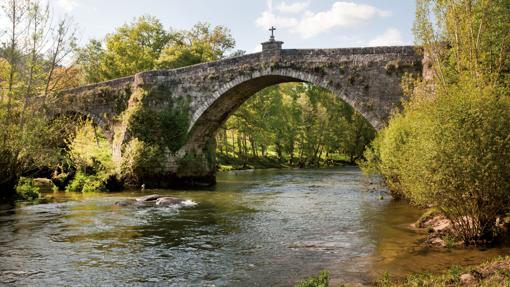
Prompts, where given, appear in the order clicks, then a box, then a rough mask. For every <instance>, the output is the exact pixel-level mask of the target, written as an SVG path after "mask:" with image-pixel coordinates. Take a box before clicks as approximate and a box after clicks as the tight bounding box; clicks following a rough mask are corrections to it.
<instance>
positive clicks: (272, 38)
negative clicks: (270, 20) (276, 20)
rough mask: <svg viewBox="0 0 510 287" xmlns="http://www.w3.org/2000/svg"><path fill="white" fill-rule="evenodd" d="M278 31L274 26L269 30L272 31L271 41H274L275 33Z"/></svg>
mask: <svg viewBox="0 0 510 287" xmlns="http://www.w3.org/2000/svg"><path fill="white" fill-rule="evenodd" d="M275 30H276V28H275V27H274V26H271V28H270V29H269V31H271V37H270V38H269V40H270V41H274V31H275Z"/></svg>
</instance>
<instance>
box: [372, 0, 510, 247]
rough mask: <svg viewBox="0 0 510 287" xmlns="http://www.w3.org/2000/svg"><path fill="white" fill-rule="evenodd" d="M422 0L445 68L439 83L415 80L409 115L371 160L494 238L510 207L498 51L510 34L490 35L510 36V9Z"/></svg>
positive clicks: (400, 184)
mask: <svg viewBox="0 0 510 287" xmlns="http://www.w3.org/2000/svg"><path fill="white" fill-rule="evenodd" d="M418 4H419V5H418V16H417V24H416V27H415V29H416V31H417V35H418V36H419V38H420V41H421V42H422V43H423V44H425V52H426V53H427V55H428V56H429V57H430V59H431V61H432V65H433V68H434V71H435V73H436V74H435V76H434V78H433V79H432V82H428V81H421V82H420V81H418V82H416V83H415V84H414V85H413V86H414V89H413V91H412V95H411V99H410V101H409V102H408V103H406V105H405V108H404V111H403V113H400V114H396V115H395V116H394V117H393V118H392V120H391V122H390V124H389V126H388V127H387V128H385V129H384V130H382V131H381V132H380V133H379V135H378V137H377V139H376V140H375V141H374V143H373V144H372V147H371V149H369V151H367V152H366V158H367V159H368V161H369V162H368V163H366V164H365V165H364V167H365V168H366V169H367V170H371V171H374V170H377V171H378V172H380V173H382V174H383V176H384V177H385V179H386V181H387V183H388V185H389V187H390V188H391V189H392V190H393V191H394V192H395V193H396V194H399V195H402V196H404V197H406V198H408V199H410V200H411V201H412V202H414V203H416V204H418V205H429V204H434V205H437V207H438V208H439V209H440V210H441V212H442V213H444V214H445V215H446V216H447V217H448V218H449V219H450V220H451V221H452V223H453V227H454V229H455V230H456V232H457V235H458V236H459V237H460V238H461V239H463V240H464V242H465V243H478V242H480V241H486V240H491V239H492V238H493V237H494V235H495V234H497V230H496V229H497V226H496V219H497V218H498V217H499V216H502V215H503V214H505V213H506V212H507V211H508V206H509V204H510V149H509V148H508V147H509V146H510V125H509V124H508V123H509V122H510V97H509V94H508V89H507V88H506V87H507V84H508V83H507V80H506V79H507V78H508V73H509V71H510V65H507V60H506V59H507V54H505V53H503V52H502V51H501V50H500V51H495V50H494V49H493V48H494V47H499V48H501V47H508V46H509V44H510V38H509V37H508V36H506V35H505V36H503V35H501V37H500V38H497V39H496V38H493V37H492V36H487V35H485V34H491V33H494V35H500V34H501V33H503V30H504V31H506V32H504V33H507V30H508V25H509V24H508V21H506V22H505V23H497V22H495V21H500V20H501V19H502V18H508V15H510V14H509V12H510V11H509V9H510V6H508V5H505V4H503V3H502V2H501V1H475V2H473V1H468V0H466V1H455V2H452V1H446V2H445V1H418ZM431 7H432V8H431ZM429 9H432V10H434V11H435V12H436V13H437V15H440V16H441V17H440V18H436V19H435V20H436V21H438V23H436V24H437V27H438V28H435V26H434V25H433V24H432V23H433V21H432V20H429V17H430V16H429V13H430V12H429ZM498 13H499V14H498ZM493 16H494V17H493ZM474 33H477V34H476V35H478V37H473V36H474V35H475V34H474ZM474 39H476V41H473V40H474ZM439 40H446V41H448V42H449V43H450V45H451V47H450V48H449V49H445V47H446V46H445V45H444V43H439V42H438V41H439ZM492 45H493V46H492ZM494 53H497V54H498V56H497V57H496V58H497V59H499V60H496V58H495V57H494V55H493V54H494ZM505 65H506V66H505Z"/></svg>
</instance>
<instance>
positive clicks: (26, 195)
mask: <svg viewBox="0 0 510 287" xmlns="http://www.w3.org/2000/svg"><path fill="white" fill-rule="evenodd" d="M16 193H17V195H18V198H19V199H21V200H36V199H39V198H40V197H41V194H40V193H39V187H37V186H35V185H34V181H33V179H31V178H27V177H22V178H20V179H19V182H18V185H17V186H16Z"/></svg>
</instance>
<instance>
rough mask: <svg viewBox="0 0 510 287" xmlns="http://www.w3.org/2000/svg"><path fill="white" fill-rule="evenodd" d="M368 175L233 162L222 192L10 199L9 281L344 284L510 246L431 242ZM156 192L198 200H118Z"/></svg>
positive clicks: (433, 267) (5, 273)
mask: <svg viewBox="0 0 510 287" xmlns="http://www.w3.org/2000/svg"><path fill="white" fill-rule="evenodd" d="M367 183H368V180H367V179H366V178H365V177H364V176H363V175H362V174H361V172H360V171H359V169H357V168H355V167H343V168H336V169H301V170H299V169H296V170H257V171H231V172H224V173H220V174H219V175H218V184H217V186H216V187H215V188H213V189H212V190H201V191H200V190H193V191H171V190H150V191H145V193H141V192H136V191H131V192H122V193H109V194H108V193H90V194H73V193H50V194H47V195H46V197H47V198H48V200H49V202H48V203H45V204H38V205H23V204H18V205H17V206H15V207H13V206H3V207H1V208H0V235H1V236H0V285H6V286H292V285H293V284H294V283H296V281H298V280H300V279H303V278H305V277H307V276H310V275H313V274H316V273H318V272H319V271H320V270H324V269H327V270H329V271H330V274H331V277H332V279H333V282H334V283H338V282H359V283H363V284H369V283H370V282H373V280H374V278H377V277H378V276H380V275H381V274H382V273H384V272H386V271H387V272H389V273H390V274H393V275H395V276H403V275H405V274H406V273H408V272H419V271H424V270H428V271H438V270H443V269H444V268H446V267H447V266H450V265H452V264H475V263H479V262H481V261H484V260H485V259H487V258H489V257H492V256H496V255H499V254H510V249H508V248H504V247H502V248H492V249H487V250H483V249H450V250H432V249H428V248H425V247H424V246H423V244H421V243H420V238H421V237H422V236H421V235H419V234H417V233H416V232H415V231H413V230H412V229H411V228H410V224H411V223H412V222H414V221H415V220H416V219H417V218H418V217H419V216H420V214H421V212H422V211H420V210H417V209H415V208H412V207H410V206H409V205H407V204H406V203H405V202H398V201H394V200H392V199H391V198H390V197H389V196H388V195H384V198H381V193H380V191H376V192H374V191H368V189H369V188H368V184H367ZM150 193H159V194H165V195H169V196H175V197H180V198H185V199H189V200H190V201H193V202H195V203H196V204H188V205H186V206H181V207H179V208H169V207H155V206H126V207H123V206H116V205H115V204H114V203H115V202H117V201H119V200H121V199H123V198H129V197H136V196H141V195H144V194H150Z"/></svg>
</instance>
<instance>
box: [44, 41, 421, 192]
mask: <svg viewBox="0 0 510 287" xmlns="http://www.w3.org/2000/svg"><path fill="white" fill-rule="evenodd" d="M262 47H263V49H262V52H260V53H254V54H248V55H244V56H239V57H234V58H228V59H224V60H220V61H216V62H210V63H204V64H198V65H193V66H189V67H184V68H180V69H174V70H161V71H148V72H142V73H138V74H136V75H134V76H130V77H125V78H120V79H115V80H111V81H107V82H102V83H98V84H93V85H87V86H82V87H78V88H75V89H71V90H66V91H62V92H60V93H58V94H57V95H55V98H54V99H55V100H56V101H55V106H56V108H54V109H53V110H54V112H55V113H57V114H69V113H72V114H79V115H82V116H86V117H88V118H90V119H91V120H92V121H93V122H94V123H96V124H97V125H99V126H101V127H102V128H103V130H104V131H105V134H106V135H107V137H108V139H109V140H110V142H111V144H112V150H113V157H114V160H115V162H116V164H117V167H118V172H119V174H121V175H122V176H123V178H124V180H125V181H126V182H127V183H132V184H141V183H145V184H146V186H148V187H179V186H189V185H210V184H214V182H215V140H214V136H215V133H216V131H217V129H218V128H219V127H220V126H221V125H222V124H223V123H224V122H225V121H226V119H227V118H228V117H229V115H230V114H232V113H233V112H234V111H235V110H236V109H237V108H238V107H239V106H240V105H241V104H242V103H243V102H245V101H246V100H247V99H248V98H249V97H251V96H252V95H253V94H255V93H256V92H257V91H259V90H261V89H263V88H265V87H268V86H271V85H275V84H279V83H285V82H307V83H312V84H316V85H319V86H321V87H323V88H326V89H329V90H330V91H332V92H334V93H335V94H336V95H337V96H338V97H340V98H341V99H342V100H344V101H345V102H347V103H349V104H350V105H351V106H352V107H353V108H354V109H356V110H357V111H359V112H360V113H361V114H362V115H363V116H364V117H365V118H366V119H367V120H368V121H369V122H370V123H371V124H372V125H373V126H374V127H375V128H376V129H380V128H382V127H383V126H384V125H385V124H386V123H387V121H388V119H389V116H390V113H391V111H392V110H393V109H394V108H397V107H399V104H400V102H401V100H402V98H403V93H402V89H401V86H400V84H401V79H402V77H403V75H405V74H407V73H409V74H413V75H415V76H420V75H422V74H423V75H425V74H427V73H424V70H423V69H424V68H423V67H424V66H428V65H423V63H422V59H423V56H422V55H420V53H417V52H416V50H415V48H414V47H412V46H402V47H370V48H342V49H282V42H279V41H274V40H270V41H269V42H265V43H263V44H262Z"/></svg>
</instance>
